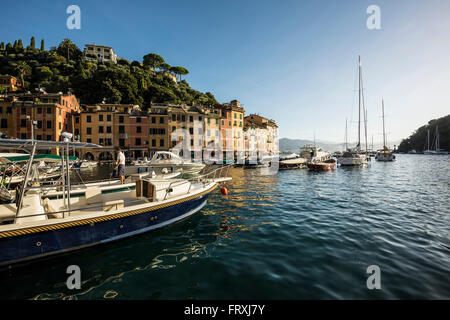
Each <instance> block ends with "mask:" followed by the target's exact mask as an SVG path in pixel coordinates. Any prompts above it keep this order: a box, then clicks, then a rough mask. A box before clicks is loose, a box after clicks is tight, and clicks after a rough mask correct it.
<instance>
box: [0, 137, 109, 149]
mask: <svg viewBox="0 0 450 320" xmlns="http://www.w3.org/2000/svg"><path fill="white" fill-rule="evenodd" d="M33 144H36V146H37V149H40V150H41V149H53V148H66V147H69V148H72V149H73V148H102V146H101V145H98V144H94V143H87V142H67V141H42V140H30V139H0V149H25V150H28V149H32V148H33Z"/></svg>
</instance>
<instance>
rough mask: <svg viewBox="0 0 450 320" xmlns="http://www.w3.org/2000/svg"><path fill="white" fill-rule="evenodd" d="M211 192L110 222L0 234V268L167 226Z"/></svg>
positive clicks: (86, 221) (190, 212) (114, 217)
mask: <svg viewBox="0 0 450 320" xmlns="http://www.w3.org/2000/svg"><path fill="white" fill-rule="evenodd" d="M212 189H214V188H212ZM212 189H211V190H208V191H206V192H203V193H201V194H198V195H196V196H195V197H194V198H192V199H187V200H181V202H180V201H174V202H173V203H170V202H169V203H165V204H162V205H160V206H153V207H149V208H146V209H141V210H138V211H134V212H133V211H130V212H125V213H121V214H115V215H112V216H111V218H110V219H105V218H92V219H84V220H81V221H76V222H68V223H61V224H56V225H55V224H53V225H49V226H44V227H39V228H36V227H35V228H33V227H31V228H26V229H21V230H15V231H9V232H7V231H5V232H1V233H0V266H9V265H12V264H15V263H19V262H24V261H29V260H34V259H39V258H43V257H47V256H51V255H56V254H61V253H65V252H68V251H72V250H78V249H82V248H86V247H90V246H94V245H98V244H102V243H107V242H111V241H115V240H119V239H122V238H127V237H131V236H134V235H137V234H141V233H144V232H148V231H151V230H154V229H158V228H161V227H164V226H167V225H169V224H172V223H175V222H177V221H180V220H182V219H184V218H187V217H189V216H190V215H193V214H194V213H196V212H198V211H199V210H201V209H202V208H203V206H204V205H205V204H206V201H207V197H208V194H209V192H210V191H212ZM141 211H142V212H141Z"/></svg>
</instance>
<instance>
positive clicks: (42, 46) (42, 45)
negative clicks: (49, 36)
mask: <svg viewBox="0 0 450 320" xmlns="http://www.w3.org/2000/svg"><path fill="white" fill-rule="evenodd" d="M44 50H45V49H44V39H42V40H41V51H44Z"/></svg>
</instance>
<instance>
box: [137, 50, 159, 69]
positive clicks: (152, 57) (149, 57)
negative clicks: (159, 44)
mask: <svg viewBox="0 0 450 320" xmlns="http://www.w3.org/2000/svg"><path fill="white" fill-rule="evenodd" d="M142 62H143V64H144V66H148V67H150V68H153V69H156V68H159V66H160V65H161V64H162V63H164V59H163V57H161V56H160V55H158V54H156V53H149V54H146V55H145V56H144V59H143V61H142Z"/></svg>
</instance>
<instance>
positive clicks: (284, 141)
mask: <svg viewBox="0 0 450 320" xmlns="http://www.w3.org/2000/svg"><path fill="white" fill-rule="evenodd" d="M306 144H314V141H312V140H303V139H289V138H281V139H280V140H279V149H280V151H283V152H295V153H298V152H299V151H300V148H301V147H303V146H304V145H306ZM316 145H317V146H320V147H321V148H322V149H323V150H326V151H329V152H334V151H338V150H342V149H343V144H342V143H341V144H337V143H330V142H324V141H320V140H319V141H316Z"/></svg>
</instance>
